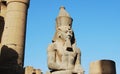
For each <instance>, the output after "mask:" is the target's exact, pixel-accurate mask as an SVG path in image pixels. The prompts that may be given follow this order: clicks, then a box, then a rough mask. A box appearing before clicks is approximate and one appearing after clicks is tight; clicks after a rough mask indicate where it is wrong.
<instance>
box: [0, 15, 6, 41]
mask: <svg viewBox="0 0 120 74" xmlns="http://www.w3.org/2000/svg"><path fill="white" fill-rule="evenodd" d="M4 24H5V21H4V18H3V17H2V16H0V43H1V38H2V33H3V30H4Z"/></svg>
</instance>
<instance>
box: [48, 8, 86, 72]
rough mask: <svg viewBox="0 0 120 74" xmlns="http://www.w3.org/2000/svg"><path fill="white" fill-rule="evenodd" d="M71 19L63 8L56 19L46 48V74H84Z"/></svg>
mask: <svg viewBox="0 0 120 74" xmlns="http://www.w3.org/2000/svg"><path fill="white" fill-rule="evenodd" d="M72 21H73V20H72V18H71V17H70V16H69V14H68V13H67V11H66V10H65V8H64V7H61V8H60V12H59V15H58V17H57V18H56V33H55V35H54V38H53V40H52V43H51V44H50V45H49V46H48V49H47V53H48V68H49V69H50V72H49V73H48V74H84V70H83V68H82V67H81V62H80V61H81V60H80V56H81V53H80V49H79V48H77V47H76V41H75V37H74V32H73V30H72Z"/></svg>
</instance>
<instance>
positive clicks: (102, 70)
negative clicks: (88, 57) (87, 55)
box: [89, 60, 116, 74]
mask: <svg viewBox="0 0 120 74" xmlns="http://www.w3.org/2000/svg"><path fill="white" fill-rule="evenodd" d="M89 74H116V68H115V62H114V61H112V60H99V61H95V62H92V63H91V64H90V73H89Z"/></svg>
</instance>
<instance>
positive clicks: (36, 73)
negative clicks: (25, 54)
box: [25, 66, 42, 74]
mask: <svg viewBox="0 0 120 74" xmlns="http://www.w3.org/2000/svg"><path fill="white" fill-rule="evenodd" d="M25 74H42V72H41V70H40V69H34V68H33V67H31V66H27V67H25Z"/></svg>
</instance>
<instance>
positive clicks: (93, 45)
mask: <svg viewBox="0 0 120 74" xmlns="http://www.w3.org/2000/svg"><path fill="white" fill-rule="evenodd" d="M60 6H65V8H66V10H67V11H68V12H69V14H70V15H71V17H72V18H73V24H72V26H73V30H74V32H75V38H76V41H77V47H79V48H80V49H81V52H82V56H81V58H82V60H81V62H82V66H83V68H84V70H85V74H88V73H89V64H90V62H93V61H96V60H101V59H110V60H114V61H115V62H116V68H117V69H116V70H117V74H120V71H119V69H120V55H119V54H120V0H31V2H30V7H29V12H28V19H27V20H28V21H27V33H26V48H25V63H24V65H25V66H33V67H34V68H39V69H41V70H42V71H43V72H45V71H48V68H47V51H46V50H47V47H48V45H49V44H50V43H51V40H52V38H53V36H54V33H55V19H56V17H57V15H58V13H59V8H60Z"/></svg>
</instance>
